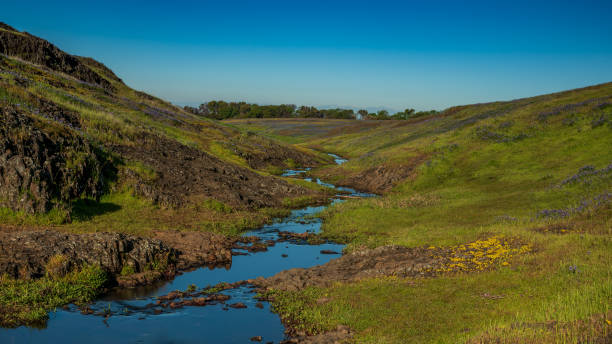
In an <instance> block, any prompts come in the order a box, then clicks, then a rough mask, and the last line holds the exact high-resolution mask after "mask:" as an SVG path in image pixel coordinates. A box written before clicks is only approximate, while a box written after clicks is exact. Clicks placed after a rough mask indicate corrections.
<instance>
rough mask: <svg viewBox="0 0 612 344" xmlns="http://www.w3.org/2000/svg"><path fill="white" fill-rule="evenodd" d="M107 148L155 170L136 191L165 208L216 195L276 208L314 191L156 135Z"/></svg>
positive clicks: (243, 204) (232, 201) (227, 200)
mask: <svg viewBox="0 0 612 344" xmlns="http://www.w3.org/2000/svg"><path fill="white" fill-rule="evenodd" d="M112 150H113V151H115V152H116V153H118V154H120V155H122V156H124V157H126V158H127V159H129V160H135V161H140V162H142V163H144V164H145V165H147V166H149V167H151V168H152V169H153V170H155V172H156V174H157V176H158V177H157V178H156V179H155V180H153V181H151V182H139V183H137V184H136V186H135V190H136V192H137V193H138V194H139V195H142V196H144V197H146V198H149V199H151V200H153V201H154V202H156V203H158V204H161V205H164V206H172V207H178V206H181V205H185V204H189V203H191V202H196V203H197V201H198V200H199V201H202V200H203V199H206V198H215V199H217V200H220V201H222V202H224V203H226V204H228V205H230V206H233V207H238V208H248V209H258V208H262V207H278V206H281V205H282V201H283V199H285V198H286V197H297V196H302V195H307V194H314V193H313V192H312V191H310V190H308V189H306V188H303V187H300V186H297V185H292V184H289V183H287V182H286V181H284V180H281V179H278V178H273V177H268V176H262V175H260V174H257V173H255V172H253V171H251V170H249V169H246V168H242V167H239V166H236V165H232V164H229V163H227V162H224V161H222V160H220V159H219V158H217V157H215V156H212V155H210V154H208V153H205V152H202V151H200V150H198V149H196V148H193V147H188V146H185V145H182V144H180V143H179V142H177V141H173V140H169V139H166V138H163V137H160V136H153V135H145V136H143V137H141V138H140V139H139V143H138V144H136V145H131V146H114V147H113V148H112Z"/></svg>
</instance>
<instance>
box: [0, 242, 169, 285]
mask: <svg viewBox="0 0 612 344" xmlns="http://www.w3.org/2000/svg"><path fill="white" fill-rule="evenodd" d="M0 252H2V254H1V255H0V275H1V274H8V275H9V276H11V277H15V278H36V277H40V276H43V275H44V274H45V273H46V272H47V271H46V266H47V263H48V262H49V260H50V259H51V258H52V257H56V256H58V255H61V256H63V258H64V261H65V263H64V264H65V265H66V266H65V268H66V271H68V270H70V269H72V268H75V267H78V266H81V265H83V264H99V265H100V266H101V267H102V268H103V269H105V270H107V271H108V272H109V273H110V274H113V275H119V274H120V273H121V271H122V269H123V268H124V267H125V266H130V267H131V270H132V271H134V272H136V273H145V272H147V271H149V270H152V269H153V268H158V269H159V268H160V267H166V268H167V270H172V269H173V267H174V262H175V259H176V254H177V253H176V250H174V249H172V248H170V247H168V246H166V245H164V244H163V243H162V242H161V241H159V240H155V239H146V238H139V237H135V236H131V235H125V234H118V233H92V234H67V233H60V232H57V231H52V230H49V231H31V230H28V231H15V232H11V231H0Z"/></svg>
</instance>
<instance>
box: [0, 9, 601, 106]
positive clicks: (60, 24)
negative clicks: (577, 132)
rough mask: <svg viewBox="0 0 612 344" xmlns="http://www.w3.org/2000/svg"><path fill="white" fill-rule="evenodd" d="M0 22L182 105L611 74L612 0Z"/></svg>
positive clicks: (41, 16)
mask: <svg viewBox="0 0 612 344" xmlns="http://www.w3.org/2000/svg"><path fill="white" fill-rule="evenodd" d="M1 7H2V8H1V10H0V21H5V22H6V23H7V24H9V25H12V26H14V27H16V28H17V29H19V30H25V31H28V32H30V33H32V34H34V35H38V36H41V37H43V38H46V39H48V40H49V41H51V42H52V43H55V44H56V45H58V46H59V47H60V48H61V49H64V50H66V51H68V52H70V53H73V54H78V55H85V56H91V57H94V58H95V59H97V60H99V61H101V62H103V63H105V64H106V65H108V66H109V67H110V68H111V69H113V70H114V71H115V72H116V73H117V74H118V75H119V76H120V77H121V78H123V79H124V81H125V82H126V83H127V84H128V85H130V86H132V87H134V88H136V89H140V90H144V91H146V92H150V93H152V94H154V95H157V96H160V97H162V98H164V99H167V100H170V101H172V102H175V103H177V104H199V103H200V102H202V101H207V100H211V99H225V100H245V101H249V102H256V103H260V104H271V103H275V104H276V103H294V104H298V105H300V104H306V105H340V106H354V107H381V106H384V107H387V108H390V109H403V108H406V107H414V108H416V109H419V110H421V109H429V108H436V109H443V108H445V107H448V106H451V105H459V104H468V103H476V102H485V101H492V100H504V99H514V98H520V97H525V96H531V95H536V94H543V93H549V92H554V91H561V90H565V89H571V88H576V87H583V86H587V85H592V84H597V83H602V82H608V81H612V19H611V18H612V1H609V0H601V1H589V0H581V1H564V0H556V1H536V0H533V1H521V0H518V1H516V0H515V1H491V0H489V1H435V0H422V1H384V0H378V1H359V0H353V1H331V0H328V1H316V0H308V1H300V0H297V1H292V0H284V1H265V0H259V1H255V0H253V1H155V0H151V1H127V0H126V1H116V2H115V1H95V2H93V1H82V0H81V1H61V2H59V1H57V2H56V1H19V0H10V1H9V0H2V5H1Z"/></svg>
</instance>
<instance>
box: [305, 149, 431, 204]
mask: <svg viewBox="0 0 612 344" xmlns="http://www.w3.org/2000/svg"><path fill="white" fill-rule="evenodd" d="M426 160H427V155H419V156H416V157H414V158H412V159H408V160H407V161H404V162H402V163H400V164H398V163H394V164H382V165H379V166H375V167H371V168H368V169H366V170H363V171H359V172H357V171H345V170H343V167H342V166H334V167H332V168H329V169H322V170H319V171H316V170H315V171H313V172H312V174H313V175H314V176H316V177H318V178H321V179H324V180H331V179H333V177H334V176H338V175H340V176H342V177H341V178H340V180H337V181H335V182H334V184H335V185H337V186H347V187H351V188H354V189H356V190H361V191H364V192H369V193H374V194H379V195H380V194H384V193H386V192H388V191H389V190H391V189H392V188H393V187H394V186H395V185H397V184H399V183H400V182H402V181H404V180H405V179H407V178H412V177H414V176H416V168H417V167H418V166H419V165H420V164H422V163H423V162H425V161H426Z"/></svg>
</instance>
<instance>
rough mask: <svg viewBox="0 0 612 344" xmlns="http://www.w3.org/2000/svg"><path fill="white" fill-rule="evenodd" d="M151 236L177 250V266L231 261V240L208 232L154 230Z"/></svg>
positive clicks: (187, 266) (191, 266)
mask: <svg viewBox="0 0 612 344" xmlns="http://www.w3.org/2000/svg"><path fill="white" fill-rule="evenodd" d="M153 237H155V238H156V239H159V240H161V241H162V242H163V243H164V244H166V245H167V246H170V247H172V248H174V249H176V250H177V251H178V263H177V264H178V268H179V269H188V268H193V267H199V266H203V265H207V266H218V265H228V264H231V263H232V245H233V240H231V239H228V238H227V237H225V236H223V235H221V234H216V233H210V232H180V231H154V232H153Z"/></svg>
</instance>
